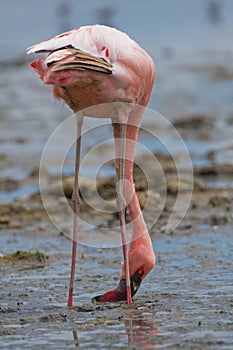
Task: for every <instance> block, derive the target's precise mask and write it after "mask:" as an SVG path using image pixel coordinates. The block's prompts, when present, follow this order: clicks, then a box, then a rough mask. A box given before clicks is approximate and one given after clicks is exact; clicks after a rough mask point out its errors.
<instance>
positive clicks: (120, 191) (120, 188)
mask: <svg viewBox="0 0 233 350" xmlns="http://www.w3.org/2000/svg"><path fill="white" fill-rule="evenodd" d="M121 119H123V120H121ZM119 121H120V123H119V128H120V130H119V134H120V135H119V136H120V140H119V158H118V183H117V195H118V198H117V207H118V210H119V219H120V228H121V240H122V249H123V257H124V266H125V277H126V298H127V304H131V303H132V297H131V286H130V272H129V257H128V247H127V240H126V227H125V210H126V201H125V197H124V181H125V156H126V128H127V124H126V116H124V118H122V115H121V116H119Z"/></svg>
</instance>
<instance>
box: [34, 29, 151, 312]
mask: <svg viewBox="0 0 233 350" xmlns="http://www.w3.org/2000/svg"><path fill="white" fill-rule="evenodd" d="M42 52H45V53H46V57H45V58H40V59H37V60H35V61H33V62H31V64H30V65H31V67H32V68H33V69H34V70H35V71H36V72H37V74H38V76H39V77H40V79H41V80H42V81H43V82H44V83H45V84H52V85H53V92H54V95H55V96H56V97H57V98H59V99H63V100H64V101H65V102H66V103H67V104H68V105H69V106H70V108H71V109H72V110H73V111H74V113H76V115H77V142H76V163H75V179H74V189H73V195H72V201H73V211H74V224H73V245H72V262H71V276H70V288H69V296H68V303H67V306H72V297H73V287H74V275H75V264H76V248H77V239H78V215H79V208H80V197H79V185H78V175H79V165H80V145H81V127H82V123H83V117H84V113H85V109H86V108H88V107H91V106H94V105H100V104H102V103H112V104H111V106H112V108H109V112H108V113H106V110H105V109H103V110H102V112H101V113H100V115H95V111H98V109H95V108H94V109H93V113H91V112H90V115H88V116H91V117H110V118H112V126H113V131H114V138H115V148H116V153H115V156H116V162H115V167H116V173H117V176H118V183H117V194H118V198H117V210H118V212H119V219H120V228H121V238H122V246H123V257H124V262H123V264H122V271H121V276H120V282H119V284H118V286H117V287H116V288H115V289H113V290H110V291H108V292H106V293H105V294H103V295H100V296H97V297H95V298H94V299H95V300H97V301H103V302H105V301H118V300H126V301H127V303H132V296H133V295H134V294H135V293H136V292H137V290H138V288H139V286H140V284H141V281H142V280H143V279H144V278H145V277H146V275H147V274H148V273H149V271H150V270H151V269H152V268H153V266H154V265H155V254H154V251H153V248H152V242H151V239H150V236H149V233H148V230H147V228H146V224H145V221H144V219H143V216H142V212H141V209H140V205H139V201H138V198H137V195H136V193H135V188H134V181H133V164H134V154H135V145H136V141H137V136H138V130H139V126H140V122H141V119H142V116H143V108H139V107H138V105H140V106H144V107H145V106H146V105H147V103H148V101H149V98H150V95H151V91H152V87H153V83H154V78H155V66H154V63H153V60H152V59H151V57H150V56H149V55H148V54H147V53H146V52H145V51H144V50H143V49H142V48H141V47H140V46H139V45H138V44H137V43H136V42H135V41H133V40H132V39H130V38H129V37H128V35H126V34H125V33H122V32H121V31H119V30H116V29H115V28H110V27H107V26H103V25H91V26H83V27H80V28H76V29H73V30H71V31H69V32H66V33H63V34H60V35H58V36H56V37H54V38H52V39H50V40H46V41H43V42H41V43H39V44H36V45H34V46H31V47H30V48H29V49H28V53H42ZM114 103H115V104H114ZM83 110H84V112H83ZM104 111H105V112H104ZM107 111H108V109H107ZM96 113H97V112H96ZM106 114H107V115H106ZM126 206H127V208H128V212H129V216H130V219H131V222H132V237H131V243H130V247H129V249H128V246H127V241H126V227H125V210H126Z"/></svg>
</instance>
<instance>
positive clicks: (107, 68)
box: [46, 48, 112, 74]
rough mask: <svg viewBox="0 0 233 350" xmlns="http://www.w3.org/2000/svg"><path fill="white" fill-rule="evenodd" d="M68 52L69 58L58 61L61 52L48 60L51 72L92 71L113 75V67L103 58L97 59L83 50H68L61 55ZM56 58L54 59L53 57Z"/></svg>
mask: <svg viewBox="0 0 233 350" xmlns="http://www.w3.org/2000/svg"><path fill="white" fill-rule="evenodd" d="M64 52H66V54H67V58H64V59H62V60H61V59H58V54H59V52H57V53H56V52H55V53H52V54H51V55H49V56H48V57H47V59H46V63H47V65H48V66H51V72H57V71H61V70H66V69H79V70H80V69H81V70H92V71H96V72H100V73H105V74H111V73H112V65H111V63H109V62H107V61H106V60H105V59H104V58H102V57H96V56H93V55H91V54H88V53H86V52H83V51H81V50H77V49H73V48H67V49H66V50H62V52H61V53H63V54H64ZM53 56H54V57H53Z"/></svg>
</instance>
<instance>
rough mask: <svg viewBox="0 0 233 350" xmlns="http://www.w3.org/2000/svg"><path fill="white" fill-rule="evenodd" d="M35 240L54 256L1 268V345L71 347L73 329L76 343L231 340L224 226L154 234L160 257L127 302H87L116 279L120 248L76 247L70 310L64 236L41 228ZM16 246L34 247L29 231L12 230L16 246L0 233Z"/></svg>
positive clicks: (208, 343) (227, 343)
mask: <svg viewBox="0 0 233 350" xmlns="http://www.w3.org/2000/svg"><path fill="white" fill-rule="evenodd" d="M4 239H5V241H7V240H8V242H7V245H5V244H4ZM33 240H34V245H35V246H36V247H37V249H41V250H43V251H44V252H45V253H49V254H52V255H51V256H50V260H49V261H48V262H47V263H46V265H45V267H44V268H41V267H40V268H34V269H33V267H29V268H28V269H27V268H26V267H25V266H21V267H20V265H19V266H18V267H15V268H13V270H12V269H11V266H8V268H7V269H4V272H3V275H2V283H4V287H3V290H2V292H1V318H2V321H3V327H2V330H1V334H2V337H1V340H2V342H1V344H2V346H3V348H4V349H20V348H22V347H23V348H25V349H30V348H33V349H37V348H38V349H39V348H40V346H42V345H43V344H44V345H45V346H46V348H48V349H50V348H51V349H53V348H54V349H63V348H65V347H67V348H74V347H75V345H74V344H75V342H74V333H73V332H74V331H76V332H77V336H78V339H79V346H80V348H81V349H90V348H93V349H108V348H113V349H117V348H121V349H122V348H125V349H126V348H135V347H136V348H139V349H143V348H152V349H154V348H158V349H163V348H171V349H176V348H180V347H182V348H189V349H190V348H191V349H203V348H210V349H217V348H218V349H230V347H231V346H232V339H231V336H230V334H232V311H231V303H232V286H231V281H232V276H231V270H232V262H231V256H232V253H233V245H232V239H231V236H230V235H229V234H228V232H226V233H224V232H223V231H221V230H218V231H217V232H214V233H213V231H209V232H208V230H202V232H199V233H196V235H195V234H194V233H189V234H187V235H184V234H181V233H179V232H177V233H176V235H173V236H170V237H166V238H164V236H159V237H155V236H154V239H153V242H154V248H155V251H156V253H157V259H158V261H159V262H158V265H157V267H156V269H155V271H154V272H153V273H151V274H150V276H149V277H148V278H147V279H146V280H145V282H144V284H143V286H142V288H141V290H140V291H139V293H138V295H137V297H136V298H134V299H135V301H134V304H133V305H132V306H127V305H125V304H124V303H119V304H114V303H113V304H92V303H91V302H90V300H91V298H92V297H93V296H95V295H96V294H98V293H100V292H102V290H106V289H108V288H111V287H113V286H114V285H115V284H116V280H117V279H118V274H119V271H117V269H118V268H119V262H120V260H119V258H120V254H119V250H116V249H114V250H112V251H111V250H103V251H100V250H98V251H96V250H95V249H89V248H85V247H80V250H79V253H78V261H79V263H78V267H77V275H76V293H75V298H74V305H75V307H74V308H72V309H70V310H68V309H67V308H66V307H65V299H66V295H67V285H68V278H67V276H68V273H69V256H68V254H69V250H70V241H68V240H64V238H63V237H61V236H60V237H59V236H58V235H56V236H53V239H51V237H48V236H46V235H44V234H42V235H34V237H33ZM22 244H23V248H24V249H25V250H27V249H31V248H32V246H33V245H32V242H31V240H30V239H29V236H28V235H26V236H25V237H24V235H20V237H17V236H16V237H15V239H14V244H12V242H9V236H8V237H4V235H3V236H2V238H1V246H2V248H3V249H4V247H7V250H8V249H9V251H11V246H12V247H14V248H13V249H21V248H22ZM13 249H12V250H13ZM83 256H84V257H85V258H83ZM103 261H104V262H103ZM61 262H62V263H61ZM108 266H110V268H109V267H108ZM117 267H118V268H117ZM6 291H8V293H6Z"/></svg>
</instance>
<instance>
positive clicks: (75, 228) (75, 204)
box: [67, 115, 83, 306]
mask: <svg viewBox="0 0 233 350" xmlns="http://www.w3.org/2000/svg"><path fill="white" fill-rule="evenodd" d="M82 124H83V116H82V115H77V140H76V157H75V175H74V189H73V194H72V202H73V242H72V259H71V271H70V287H69V296H68V302H67V306H72V305H73V290H74V277H75V263H76V251H77V241H78V216H79V209H80V197H79V184H78V176H79V167H80V150H81V131H82Z"/></svg>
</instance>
